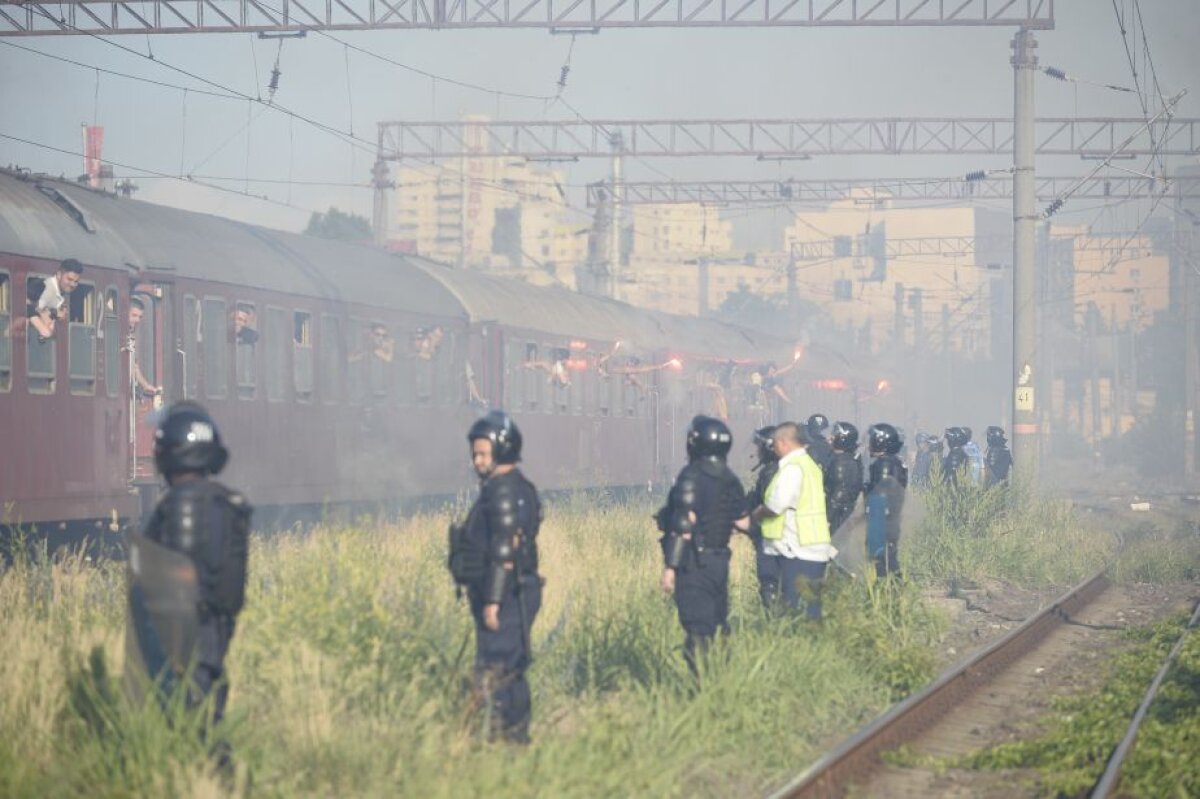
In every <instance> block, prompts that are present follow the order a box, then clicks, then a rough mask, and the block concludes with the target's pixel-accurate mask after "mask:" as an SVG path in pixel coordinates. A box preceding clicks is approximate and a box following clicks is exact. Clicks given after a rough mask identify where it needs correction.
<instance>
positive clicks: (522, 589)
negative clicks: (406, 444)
mask: <svg viewBox="0 0 1200 799" xmlns="http://www.w3.org/2000/svg"><path fill="white" fill-rule="evenodd" d="M467 441H468V443H469V444H470V445H471V461H472V463H473V465H474V467H475V473H476V474H477V475H478V476H479V479H480V489H479V498H478V499H476V500H475V504H474V505H473V506H472V507H471V511H470V514H469V515H468V516H467V520H466V522H464V523H463V524H461V525H454V526H452V527H451V530H450V572H451V574H452V575H453V577H454V580H455V582H456V583H457V584H458V585H459V586H460V588H463V589H466V593H467V598H468V599H469V601H470V605H471V615H472V616H473V617H474V619H475V687H476V691H477V692H478V694H479V696H480V698H481V700H482V701H483V703H484V706H485V707H486V709H487V712H488V730H487V731H488V735H489V736H491V737H495V736H496V735H497V734H499V735H500V736H502V737H503V738H505V739H506V740H508V741H510V742H513V743H528V742H529V720H530V715H531V710H532V708H531V701H530V694H529V683H528V682H527V681H526V679H525V671H526V670H527V669H528V667H529V664H530V661H531V653H530V646H529V634H530V628H531V627H532V625H533V621H534V619H535V618H537V614H538V610H539V609H540V608H541V605H542V579H541V577H540V576H539V575H538V548H537V536H538V530H539V528H540V526H541V523H542V505H541V502H540V500H539V499H538V492H537V488H535V487H534V485H533V483H531V482H529V480H528V479H526V477H525V475H523V474H522V473H521V471H520V469H518V468H517V465H516V464H517V462H518V461H519V460H520V459H521V431H520V430H518V429H517V426H516V424H514V423H513V420H512V418H511V417H509V415H508V414H506V413H504V412H503V411H491V412H490V413H488V414H487V415H486V416H484V417H483V418H482V419H480V420H478V421H477V422H475V424H473V425H471V429H470V431H469V432H468V433H467Z"/></svg>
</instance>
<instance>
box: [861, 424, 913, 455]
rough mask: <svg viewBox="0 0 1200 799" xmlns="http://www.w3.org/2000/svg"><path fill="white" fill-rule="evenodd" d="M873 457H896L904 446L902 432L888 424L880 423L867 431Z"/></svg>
mask: <svg viewBox="0 0 1200 799" xmlns="http://www.w3.org/2000/svg"><path fill="white" fill-rule="evenodd" d="M867 441H868V443H869V445H870V447H871V454H872V455H895V454H896V453H897V452H899V451H900V448H901V447H903V446H904V439H903V438H901V437H900V431H899V430H897V429H896V428H895V427H893V426H892V425H890V424H888V423H887V422H878V423H876V424H873V425H871V428H870V429H869V430H867Z"/></svg>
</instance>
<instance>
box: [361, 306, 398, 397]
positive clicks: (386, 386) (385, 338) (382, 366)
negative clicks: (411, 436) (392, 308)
mask: <svg viewBox="0 0 1200 799" xmlns="http://www.w3.org/2000/svg"><path fill="white" fill-rule="evenodd" d="M367 332H368V335H369V336H370V342H369V343H368V345H367V346H368V348H369V349H368V355H367V388H368V389H369V390H370V392H371V396H372V397H373V398H375V399H376V400H382V399H386V398H387V396H388V394H390V393H392V381H393V379H395V375H396V372H395V368H394V367H395V364H396V340H395V339H393V338H392V334H391V332H390V331H388V327H387V325H385V324H384V323H383V322H378V321H376V322H372V323H371V326H370V329H369V330H368V331H367Z"/></svg>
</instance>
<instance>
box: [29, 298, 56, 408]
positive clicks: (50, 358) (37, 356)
mask: <svg viewBox="0 0 1200 799" xmlns="http://www.w3.org/2000/svg"><path fill="white" fill-rule="evenodd" d="M47 277H48V276H47V275H30V276H29V277H28V279H27V280H26V281H25V288H26V294H27V296H28V297H29V310H30V312H31V313H32V311H33V308H34V307H35V305H36V303H37V301H38V298H39V297H41V296H42V289H43V288H45V285H46V278H47ZM55 344H56V342H55V340H54V337H53V336H43V335H41V333H40V332H39V331H38V330H37V329H36V328H35V327H34V326H33V325H32V324H30V325H29V327H28V328H26V331H25V374H26V376H27V379H28V382H27V385H28V388H29V393H30V394H53V393H54V377H55V375H56V374H57V373H58V347H57V346H55Z"/></svg>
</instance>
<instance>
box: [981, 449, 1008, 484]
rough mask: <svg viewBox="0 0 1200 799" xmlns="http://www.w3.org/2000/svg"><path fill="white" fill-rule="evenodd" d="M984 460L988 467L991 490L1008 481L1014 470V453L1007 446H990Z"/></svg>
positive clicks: (988, 480) (988, 481) (988, 482)
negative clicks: (996, 485) (1010, 472)
mask: <svg viewBox="0 0 1200 799" xmlns="http://www.w3.org/2000/svg"><path fill="white" fill-rule="evenodd" d="M983 460H984V463H985V464H986V466H987V486H988V487H989V488H990V487H991V486H994V485H995V484H996V483H1002V482H1004V481H1005V480H1007V479H1008V473H1009V471H1011V470H1012V452H1011V451H1010V450H1009V448H1008V447H1007V446H1005V445H1003V444H1000V445H999V446H991V445H989V446H988V448H987V454H986V455H984V459H983Z"/></svg>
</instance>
